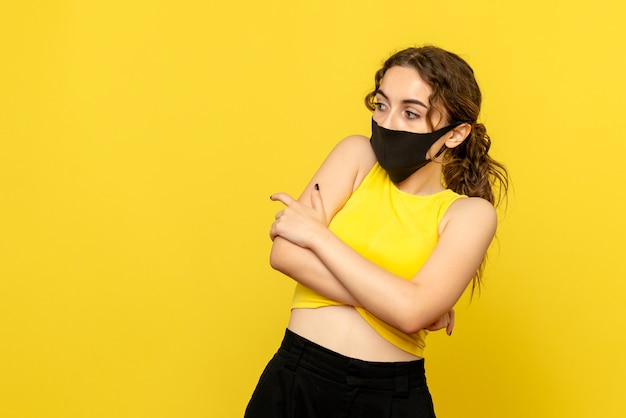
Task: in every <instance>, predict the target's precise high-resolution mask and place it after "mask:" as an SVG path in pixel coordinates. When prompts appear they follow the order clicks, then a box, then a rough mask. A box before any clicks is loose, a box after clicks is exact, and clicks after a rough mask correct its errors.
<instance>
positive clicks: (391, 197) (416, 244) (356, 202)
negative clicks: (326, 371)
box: [292, 163, 465, 357]
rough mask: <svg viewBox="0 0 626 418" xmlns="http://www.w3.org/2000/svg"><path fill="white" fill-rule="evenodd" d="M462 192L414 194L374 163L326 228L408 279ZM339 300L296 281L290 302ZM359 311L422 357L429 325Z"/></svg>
mask: <svg viewBox="0 0 626 418" xmlns="http://www.w3.org/2000/svg"><path fill="white" fill-rule="evenodd" d="M461 197H465V196H462V195H459V194H457V193H455V192H453V191H452V190H449V189H446V190H444V191H441V192H438V193H435V194H432V195H429V196H415V195H412V194H408V193H405V192H402V191H401V190H399V189H398V188H397V187H396V186H395V185H394V184H393V183H392V182H391V180H390V179H389V176H388V175H387V172H386V171H385V170H384V169H383V168H382V167H380V165H379V164H378V163H376V164H375V165H374V167H373V168H372V170H371V171H370V172H369V173H368V174H367V176H366V177H365V179H363V182H362V183H361V184H360V185H359V187H358V188H357V189H356V190H355V191H354V193H353V194H352V195H351V196H350V198H349V199H348V201H347V202H346V204H345V205H344V207H343V208H342V209H341V210H340V211H339V212H337V214H336V215H335V217H334V218H333V219H332V221H331V222H330V225H329V226H328V228H329V229H330V230H331V231H333V232H334V233H335V234H336V235H337V236H338V237H339V238H341V239H342V240H343V241H344V242H345V243H346V244H348V245H349V246H350V247H352V248H353V249H354V250H355V251H357V252H358V253H359V254H361V255H362V256H363V257H365V258H367V259H369V260H370V261H372V262H374V263H376V264H378V265H379V266H381V267H383V268H385V269H386V270H388V271H390V272H392V273H394V274H396V275H398V276H400V277H404V278H405V279H407V280H410V279H412V278H413V277H414V276H415V274H416V273H417V272H418V271H419V270H420V268H421V267H422V265H423V264H424V263H425V262H426V260H427V259H428V257H429V256H430V254H431V253H432V251H433V249H434V248H435V245H436V244H437V241H438V239H439V233H438V229H439V223H440V221H441V218H442V217H443V215H444V214H445V212H446V210H447V209H448V208H449V207H450V205H451V204H452V203H453V202H454V201H455V200H457V199H459V198H461ZM332 305H341V303H339V302H336V301H333V300H331V299H327V298H325V297H323V296H322V295H320V294H318V293H316V292H314V291H312V290H311V289H309V288H307V287H305V286H302V285H300V284H298V285H297V286H296V290H295V293H294V297H293V303H292V308H320V307H323V306H332ZM356 309H357V311H358V312H359V313H360V314H361V316H362V317H363V318H364V319H365V320H366V321H367V322H368V323H369V324H370V325H371V326H372V327H373V328H374V329H375V330H376V332H378V333H379V334H380V335H381V336H382V337H383V338H385V339H386V340H387V341H389V342H391V343H392V344H394V345H396V346H397V347H399V348H401V349H402V350H404V351H407V352H409V353H411V354H414V355H416V356H418V357H423V353H424V347H425V338H426V335H427V334H428V331H426V330H421V331H419V332H417V333H414V334H405V333H404V332H402V331H400V330H398V329H396V328H394V327H392V326H391V325H389V324H387V323H385V322H383V321H381V320H380V319H378V318H376V317H375V316H374V315H372V314H371V313H369V312H368V311H367V310H365V309H363V308H359V307H357V308H356Z"/></svg>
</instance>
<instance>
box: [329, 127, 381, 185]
mask: <svg viewBox="0 0 626 418" xmlns="http://www.w3.org/2000/svg"><path fill="white" fill-rule="evenodd" d="M327 162H328V163H329V166H331V167H333V172H334V175H340V173H341V172H343V171H345V170H349V171H350V172H352V173H353V188H352V189H353V190H354V189H355V188H356V186H358V185H359V184H360V182H361V180H363V178H364V177H365V176H366V175H367V173H369V171H370V170H371V169H372V167H373V166H374V163H375V162H376V156H375V155H374V151H373V150H372V146H371V144H370V140H369V138H367V137H365V136H363V135H351V136H348V137H346V138H344V139H342V140H341V141H340V142H339V143H338V144H337V145H336V146H335V148H334V149H333V150H332V151H331V153H330V154H329V156H328V158H327Z"/></svg>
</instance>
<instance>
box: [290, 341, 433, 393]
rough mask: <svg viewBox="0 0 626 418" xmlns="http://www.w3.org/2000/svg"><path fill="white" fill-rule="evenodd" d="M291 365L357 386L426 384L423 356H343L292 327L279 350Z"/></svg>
mask: <svg viewBox="0 0 626 418" xmlns="http://www.w3.org/2000/svg"><path fill="white" fill-rule="evenodd" d="M278 354H279V355H281V356H283V357H285V358H286V359H287V364H288V367H290V368H291V369H292V370H295V368H296V367H304V368H307V369H309V370H311V371H313V372H316V373H318V374H320V375H323V376H325V377H326V378H328V379H331V380H333V381H337V382H343V383H347V384H348V385H351V386H357V387H377V388H381V389H393V388H394V387H397V386H398V385H399V384H402V385H408V387H420V386H426V376H425V371H424V359H419V360H412V361H402V362H372V361H365V360H360V359H355V358H351V357H348V356H344V355H342V354H340V353H337V352H334V351H332V350H329V349H328V348H325V347H322V346H321V345H318V344H316V343H314V342H312V341H310V340H308V339H306V338H304V337H302V336H300V335H298V334H296V333H294V332H292V331H290V330H289V329H287V330H286V332H285V337H284V339H283V342H282V344H281V346H280V348H279V350H278Z"/></svg>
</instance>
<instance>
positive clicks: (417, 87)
mask: <svg viewBox="0 0 626 418" xmlns="http://www.w3.org/2000/svg"><path fill="white" fill-rule="evenodd" d="M379 89H380V90H382V91H383V92H384V93H385V95H386V96H387V97H389V99H390V100H391V99H398V100H405V99H417V100H419V101H421V102H422V103H425V104H427V105H428V104H429V101H428V98H429V97H430V94H431V93H432V89H431V88H430V86H429V85H428V84H427V83H426V82H425V81H424V80H423V79H422V77H421V76H420V75H419V73H418V72H417V71H416V70H414V69H413V68H407V67H399V66H395V67H391V68H390V69H388V70H387V71H386V72H385V75H384V76H383V79H382V80H381V82H380V87H379Z"/></svg>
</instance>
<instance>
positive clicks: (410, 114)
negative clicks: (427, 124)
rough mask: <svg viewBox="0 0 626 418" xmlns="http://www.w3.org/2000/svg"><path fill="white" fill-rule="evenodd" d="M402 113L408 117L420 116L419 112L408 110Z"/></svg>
mask: <svg viewBox="0 0 626 418" xmlns="http://www.w3.org/2000/svg"><path fill="white" fill-rule="evenodd" d="M404 113H405V114H406V117H407V118H408V119H419V118H420V115H419V114H417V113H415V112H411V111H410V110H406V111H405V112H404Z"/></svg>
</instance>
